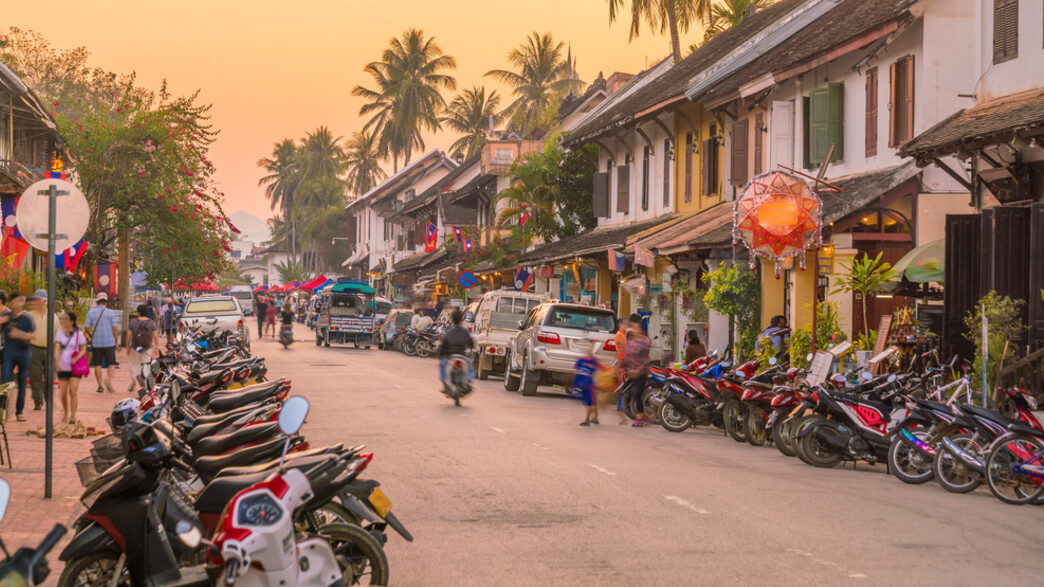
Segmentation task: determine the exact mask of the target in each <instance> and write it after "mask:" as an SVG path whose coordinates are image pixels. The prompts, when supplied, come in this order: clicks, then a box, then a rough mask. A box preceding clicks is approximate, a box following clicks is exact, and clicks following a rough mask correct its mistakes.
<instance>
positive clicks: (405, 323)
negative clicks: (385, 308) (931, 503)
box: [377, 308, 413, 351]
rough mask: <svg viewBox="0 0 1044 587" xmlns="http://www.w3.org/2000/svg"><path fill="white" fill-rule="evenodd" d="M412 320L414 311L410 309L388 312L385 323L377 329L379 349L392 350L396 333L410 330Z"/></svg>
mask: <svg viewBox="0 0 1044 587" xmlns="http://www.w3.org/2000/svg"><path fill="white" fill-rule="evenodd" d="M412 319H413V310H411V309H409V308H395V309H394V310H391V311H390V312H388V316H387V317H385V319H384V322H382V323H381V325H380V327H378V328H377V348H379V349H381V350H385V351H390V350H392V341H393V340H394V339H395V333H396V332H398V331H399V330H401V329H403V328H409V326H410V320H412Z"/></svg>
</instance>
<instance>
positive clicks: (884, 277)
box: [832, 253, 899, 338]
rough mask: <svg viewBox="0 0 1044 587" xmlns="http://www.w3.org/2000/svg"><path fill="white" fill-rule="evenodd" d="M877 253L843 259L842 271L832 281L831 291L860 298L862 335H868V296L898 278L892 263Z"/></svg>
mask: <svg viewBox="0 0 1044 587" xmlns="http://www.w3.org/2000/svg"><path fill="white" fill-rule="evenodd" d="M883 254H884V253H878V254H877V256H876V257H874V259H873V260H871V259H870V257H869V256H868V255H867V254H866V253H863V258H862V259H859V258H856V257H853V258H852V259H851V260H849V261H843V262H842V263H841V268H842V269H844V273H843V274H842V275H841V276H839V277H838V278H837V279H836V280H835V282H834V285H835V287H834V290H833V292H832V293H838V292H846V293H853V292H854V293H857V294H859V297H860V299H861V300H862V306H863V336H865V337H866V338H869V337H870V320H869V318H868V317H867V316H868V314H867V307H868V306H869V305H870V296H872V295H874V294H875V293H877V292H880V291H881V290H883V289H884V287H885V286H886V285H888V284H889V283H891V282H893V281H895V280H896V279H898V278H899V275H898V274H897V273H896V272H895V271H894V270H893V269H892V265H891V264H889V263H887V262H882V261H881V255H883Z"/></svg>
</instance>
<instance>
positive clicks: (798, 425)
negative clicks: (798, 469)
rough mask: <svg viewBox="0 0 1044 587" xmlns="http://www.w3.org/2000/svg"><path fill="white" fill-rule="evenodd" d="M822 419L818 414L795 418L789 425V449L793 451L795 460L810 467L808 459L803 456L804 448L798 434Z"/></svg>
mask: <svg viewBox="0 0 1044 587" xmlns="http://www.w3.org/2000/svg"><path fill="white" fill-rule="evenodd" d="M822 419H823V416H820V415H818V414H809V415H807V416H804V417H801V418H797V419H796V420H794V423H793V424H791V425H790V432H789V438H790V447H791V448H793V449H794V455H795V456H797V458H799V459H801V462H803V463H805V464H808V465H811V464H812V463H811V462H809V460H808V457H806V456H805V448H804V446H803V445H802V442H801V439H800V438H798V434H800V433H801V431H802V430H804V429H805V428H807V427H808V426H809V425H811V424H812V423H814V422H818V421H819V420H822Z"/></svg>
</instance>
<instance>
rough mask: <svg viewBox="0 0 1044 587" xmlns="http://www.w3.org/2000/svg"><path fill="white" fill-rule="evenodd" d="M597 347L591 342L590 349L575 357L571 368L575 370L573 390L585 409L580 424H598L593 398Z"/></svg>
mask: <svg viewBox="0 0 1044 587" xmlns="http://www.w3.org/2000/svg"><path fill="white" fill-rule="evenodd" d="M597 348H598V345H597V343H593V346H592V347H591V350H589V351H588V352H587V354H586V355H584V356H582V357H580V358H579V359H577V360H576V363H575V364H574V365H573V370H574V371H576V375H574V376H573V392H574V393H577V394H579V395H580V401H581V402H583V404H584V409H585V413H584V421H583V422H580V425H581V426H590V425H591V424H598V402H597V400H596V399H595V392H594V376H595V373H596V372H597V371H598V369H600V368H601V365H600V364H599V363H598V359H597V358H595V356H594V353H595V349H597Z"/></svg>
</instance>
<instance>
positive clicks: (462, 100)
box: [439, 86, 504, 159]
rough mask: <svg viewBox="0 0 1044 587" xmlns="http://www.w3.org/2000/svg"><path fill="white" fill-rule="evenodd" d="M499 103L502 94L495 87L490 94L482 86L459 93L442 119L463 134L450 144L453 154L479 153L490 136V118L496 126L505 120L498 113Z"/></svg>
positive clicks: (449, 127)
mask: <svg viewBox="0 0 1044 587" xmlns="http://www.w3.org/2000/svg"><path fill="white" fill-rule="evenodd" d="M499 106H500V94H497V92H496V90H493V91H491V92H489V94H488V95H487V94H486V88H485V87H483V86H477V87H474V88H468V89H465V90H464V91H462V92H461V93H460V94H457V96H456V97H455V98H453V101H452V102H450V103H449V106H447V107H446V110H445V111H444V112H443V115H442V116H441V117H440V118H439V122H441V123H442V124H443V125H445V126H446V128H448V129H449V130H451V131H453V132H457V133H460V134H462V135H464V136H462V137H460V138H459V139H457V141H456V142H454V143H453V144H452V145H450V153H451V154H453V155H456V154H458V153H459V154H462V155H463V156H464V158H465V159H470V158H471V157H472V156H474V155H475V154H476V153H478V152H479V149H481V148H482V145H484V144H486V138H487V137H488V136H489V121H490V120H491V119H492V120H493V126H494V128H495V127H496V126H497V125H499V124H500V123H501V122H503V120H504V117H503V115H502V114H501V113H500V112H497V108H498V107H499Z"/></svg>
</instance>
